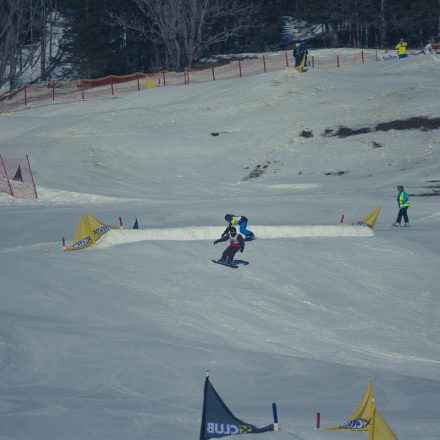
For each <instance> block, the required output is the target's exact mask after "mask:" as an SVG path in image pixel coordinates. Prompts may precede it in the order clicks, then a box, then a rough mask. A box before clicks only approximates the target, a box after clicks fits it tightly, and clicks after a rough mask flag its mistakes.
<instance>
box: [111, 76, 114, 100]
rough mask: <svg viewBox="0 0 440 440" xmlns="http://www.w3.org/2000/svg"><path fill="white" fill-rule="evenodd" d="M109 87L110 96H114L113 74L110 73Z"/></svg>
mask: <svg viewBox="0 0 440 440" xmlns="http://www.w3.org/2000/svg"><path fill="white" fill-rule="evenodd" d="M110 87H111V89H112V96H115V90H114V88H113V75H110Z"/></svg>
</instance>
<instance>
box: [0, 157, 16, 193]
mask: <svg viewBox="0 0 440 440" xmlns="http://www.w3.org/2000/svg"><path fill="white" fill-rule="evenodd" d="M0 161H1V163H2V165H3V169H4V170H5V176H6V180H7V181H8V185H9V191H11V196H14V191H12V186H11V182H10V181H9V177H8V172H7V171H6V166H5V163H4V162H3V157H2V155H1V154H0Z"/></svg>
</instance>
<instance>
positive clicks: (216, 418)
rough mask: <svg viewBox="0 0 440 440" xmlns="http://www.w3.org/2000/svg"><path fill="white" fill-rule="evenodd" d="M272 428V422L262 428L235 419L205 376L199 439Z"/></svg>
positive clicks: (259, 431)
mask: <svg viewBox="0 0 440 440" xmlns="http://www.w3.org/2000/svg"><path fill="white" fill-rule="evenodd" d="M273 430H274V425H273V424H270V425H267V426H265V427H264V428H257V427H256V426H254V425H251V424H250V423H246V422H243V421H242V420H240V419H237V418H236V417H235V416H234V415H233V414H232V412H231V411H230V409H229V408H228V407H227V406H226V405H225V403H224V402H223V400H222V399H221V397H220V396H219V395H218V393H217V391H216V390H215V389H214V387H213V386H212V385H211V383H210V382H209V377H206V380H205V389H204V398H203V413H202V425H201V428H200V440H207V439H210V438H219V437H224V436H227V435H237V434H259V433H261V432H268V431H273Z"/></svg>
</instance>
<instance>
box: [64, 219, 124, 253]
mask: <svg viewBox="0 0 440 440" xmlns="http://www.w3.org/2000/svg"><path fill="white" fill-rule="evenodd" d="M120 228H121V227H120V226H109V225H106V224H104V223H102V222H100V221H99V220H98V219H96V218H95V217H93V215H91V214H89V213H88V212H87V211H85V212H84V214H83V215H82V216H81V218H80V219H79V223H78V226H77V228H76V232H75V235H74V237H73V241H72V244H71V245H70V246H66V251H75V250H79V249H85V248H88V247H90V246H93V245H94V244H96V242H97V241H98V240H99V239H100V238H101V237H102V236H103V235H104V234H105V233H106V232H108V231H109V230H110V229H120Z"/></svg>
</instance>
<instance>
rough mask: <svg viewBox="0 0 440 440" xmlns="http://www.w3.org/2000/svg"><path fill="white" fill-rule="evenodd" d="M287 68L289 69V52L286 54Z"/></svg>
mask: <svg viewBox="0 0 440 440" xmlns="http://www.w3.org/2000/svg"><path fill="white" fill-rule="evenodd" d="M286 67H289V58H288V56H287V52H286Z"/></svg>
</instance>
